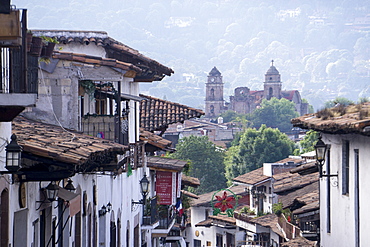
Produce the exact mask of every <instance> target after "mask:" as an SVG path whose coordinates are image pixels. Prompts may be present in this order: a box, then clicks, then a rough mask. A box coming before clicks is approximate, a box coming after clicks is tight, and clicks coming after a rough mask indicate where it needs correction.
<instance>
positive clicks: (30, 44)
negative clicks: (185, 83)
mask: <svg viewBox="0 0 370 247" xmlns="http://www.w3.org/2000/svg"><path fill="white" fill-rule="evenodd" d="M32 36H33V34H32V33H27V36H26V37H27V38H26V41H27V52H30V51H31V46H32Z"/></svg>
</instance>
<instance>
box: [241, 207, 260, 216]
mask: <svg viewBox="0 0 370 247" xmlns="http://www.w3.org/2000/svg"><path fill="white" fill-rule="evenodd" d="M240 213H241V214H251V215H255V214H256V211H255V210H254V209H250V208H249V206H244V207H242V209H240Z"/></svg>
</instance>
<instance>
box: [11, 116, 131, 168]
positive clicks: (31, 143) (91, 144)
mask: <svg viewBox="0 0 370 247" xmlns="http://www.w3.org/2000/svg"><path fill="white" fill-rule="evenodd" d="M12 131H13V133H14V134H16V135H17V139H18V143H19V145H21V146H22V148H23V152H28V153H30V154H32V155H35V156H40V157H44V158H48V159H51V160H55V161H58V162H62V163H66V164H74V165H79V166H80V167H82V166H83V165H88V164H97V163H96V160H98V159H99V157H103V156H116V154H123V153H124V152H126V151H127V150H128V147H127V146H124V145H121V144H118V143H115V142H112V141H107V140H105V139H101V138H98V137H93V136H88V135H84V134H81V133H77V132H74V131H71V130H66V129H64V128H61V127H60V126H55V125H51V124H45V123H41V122H37V121H33V120H29V119H26V118H24V117H17V118H15V119H14V120H13V128H12ZM102 160H104V159H102ZM101 165H104V164H101ZM77 169H78V168H77Z"/></svg>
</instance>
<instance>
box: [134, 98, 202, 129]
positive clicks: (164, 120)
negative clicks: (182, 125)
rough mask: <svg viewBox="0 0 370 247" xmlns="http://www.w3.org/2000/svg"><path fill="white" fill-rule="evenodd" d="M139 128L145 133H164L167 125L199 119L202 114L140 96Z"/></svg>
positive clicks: (179, 105) (195, 110) (187, 107)
mask: <svg viewBox="0 0 370 247" xmlns="http://www.w3.org/2000/svg"><path fill="white" fill-rule="evenodd" d="M140 97H142V98H144V100H142V101H141V102H140V127H141V128H143V129H144V130H146V131H150V132H152V131H165V130H166V129H167V127H168V125H170V124H173V123H178V122H184V121H185V120H188V119H191V118H196V117H198V118H199V117H201V116H202V115H204V112H203V111H202V110H199V109H195V108H192V107H189V106H186V105H182V104H179V103H174V102H171V101H167V100H163V99H159V98H155V97H152V96H147V95H143V94H140Z"/></svg>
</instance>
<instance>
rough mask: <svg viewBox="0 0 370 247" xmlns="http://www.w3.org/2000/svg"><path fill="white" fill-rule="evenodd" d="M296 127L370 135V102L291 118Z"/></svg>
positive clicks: (334, 132)
mask: <svg viewBox="0 0 370 247" xmlns="http://www.w3.org/2000/svg"><path fill="white" fill-rule="evenodd" d="M291 122H292V124H293V125H294V126H295V127H299V128H302V129H313V130H316V131H322V132H325V133H331V134H347V133H358V134H361V135H367V136H369V135H370V102H365V103H362V104H358V105H349V106H347V107H342V106H337V107H333V108H331V109H324V110H322V111H319V112H317V113H314V114H306V115H304V116H301V117H298V118H294V119H292V120H291Z"/></svg>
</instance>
